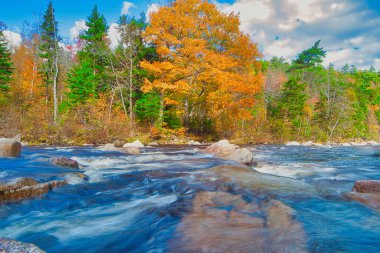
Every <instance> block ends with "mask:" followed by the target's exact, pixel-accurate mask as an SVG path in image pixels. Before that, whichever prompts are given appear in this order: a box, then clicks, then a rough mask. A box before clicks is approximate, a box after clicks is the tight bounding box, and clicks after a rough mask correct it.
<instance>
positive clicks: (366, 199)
mask: <svg viewBox="0 0 380 253" xmlns="http://www.w3.org/2000/svg"><path fill="white" fill-rule="evenodd" d="M345 196H346V197H347V198H349V199H351V200H354V201H358V202H360V203H362V204H364V205H366V206H368V207H370V208H373V209H375V210H377V211H379V212H380V195H379V194H372V193H357V192H351V193H347V194H346V195H345Z"/></svg>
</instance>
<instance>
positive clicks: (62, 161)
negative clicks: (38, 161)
mask: <svg viewBox="0 0 380 253" xmlns="http://www.w3.org/2000/svg"><path fill="white" fill-rule="evenodd" d="M52 163H53V164H54V165H56V166H61V167H69V168H73V169H79V164H78V162H77V161H75V160H73V159H70V158H65V157H56V158H53V159H52Z"/></svg>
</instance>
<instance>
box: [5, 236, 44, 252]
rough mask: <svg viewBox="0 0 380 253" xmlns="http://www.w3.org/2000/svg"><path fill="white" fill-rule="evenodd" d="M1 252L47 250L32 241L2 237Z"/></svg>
mask: <svg viewBox="0 0 380 253" xmlns="http://www.w3.org/2000/svg"><path fill="white" fill-rule="evenodd" d="M0 252H1V253H44V252H45V251H43V250H41V249H40V248H38V247H37V246H36V245H34V244H31V243H23V242H18V241H14V240H11V239H6V238H0Z"/></svg>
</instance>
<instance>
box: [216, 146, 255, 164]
mask: <svg viewBox="0 0 380 253" xmlns="http://www.w3.org/2000/svg"><path fill="white" fill-rule="evenodd" d="M223 158H224V159H227V160H232V161H236V162H239V163H242V164H246V165H250V164H251V163H252V162H253V154H252V152H251V151H249V150H248V149H246V148H238V149H235V150H234V151H232V152H231V153H229V154H228V155H225V156H223Z"/></svg>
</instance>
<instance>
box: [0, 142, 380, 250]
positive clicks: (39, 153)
mask: <svg viewBox="0 0 380 253" xmlns="http://www.w3.org/2000/svg"><path fill="white" fill-rule="evenodd" d="M251 148H252V152H253V153H254V160H255V161H256V162H258V165H257V167H254V168H253V169H255V170H257V171H259V172H260V173H256V174H254V175H250V174H249V175H248V176H244V175H243V174H242V176H241V177H239V176H237V174H235V173H231V174H232V175H230V176H231V177H233V178H234V180H232V181H228V182H226V181H225V180H224V181H223V180H221V179H220V178H218V177H217V176H215V175H217V174H212V173H210V172H211V171H212V170H213V169H212V168H214V167H216V166H219V165H238V164H236V163H234V162H230V161H225V160H222V159H219V158H217V157H215V156H213V155H210V154H205V153H202V152H200V150H199V149H197V148H194V147H188V146H186V147H184V146H183V147H157V148H145V149H142V154H140V155H128V154H124V153H121V152H117V151H105V150H101V149H98V148H95V147H92V146H84V147H24V148H23V153H22V156H21V158H17V159H14V158H13V159H12V158H0V181H4V180H9V179H12V178H17V177H32V178H34V179H36V180H37V181H40V182H44V181H49V180H56V179H57V180H62V179H64V180H66V181H67V182H68V184H67V185H65V186H63V187H61V188H56V189H54V190H53V191H51V192H49V193H48V194H46V195H43V196H40V197H37V198H34V199H26V200H21V201H14V202H8V203H3V204H0V237H7V238H11V239H15V240H19V241H23V242H30V243H33V244H35V245H37V246H39V247H40V248H41V249H43V250H45V251H47V252H200V251H199V248H198V246H199V245H200V244H202V245H205V246H204V247H202V250H203V251H204V252H289V250H288V251H287V250H279V251H277V250H275V249H274V248H271V246H270V244H271V243H272V240H268V237H265V235H264V232H262V233H261V232H258V233H256V234H254V235H253V234H252V235H250V236H247V233H245V232H246V231H248V234H249V231H252V230H254V231H260V230H259V229H260V228H261V227H260V226H256V225H255V224H251V223H252V222H251V221H252V220H257V221H260V219H262V220H265V222H266V223H268V218H265V217H264V218H263V217H262V216H261V212H259V211H257V212H256V211H252V209H254V208H256V206H257V208H261V209H260V210H264V209H265V208H266V207H265V205H266V204H267V203H269V202H268V201H269V200H275V201H280V202H281V203H284V204H286V205H287V206H289V207H291V208H292V209H293V210H294V219H295V221H297V225H294V226H293V225H292V226H291V227H290V228H289V231H285V233H287V234H292V233H293V234H294V237H297V240H298V238H300V237H303V238H304V243H305V245H304V247H295V246H296V245H292V247H293V249H294V250H293V252H297V251H299V252H353V253H358V252H366V253H371V252H374V253H375V252H376V253H377V252H379V250H380V213H379V212H378V211H376V210H373V209H371V208H369V207H367V206H365V205H363V204H361V203H358V202H355V201H352V200H350V199H348V198H346V197H345V193H347V192H350V191H351V189H352V187H353V185H354V182H355V181H356V180H362V179H380V156H378V155H377V153H376V152H377V151H376V149H378V147H372V146H365V147H329V146H326V147H302V146H274V145H264V146H252V147H251ZM53 157H68V158H72V159H74V160H76V161H78V163H79V164H80V170H79V171H78V170H76V169H70V168H61V167H56V166H53V165H52V164H51V158H53ZM77 172H81V173H83V174H84V175H82V176H78V174H77ZM261 173H263V174H264V177H262V175H257V174H261ZM265 174H268V175H265ZM269 175H273V176H269ZM266 176H268V177H266ZM255 180H256V181H255ZM263 180H264V181H265V180H269V181H270V184H269V183H266V184H264V183H263ZM215 192H217V193H218V194H219V193H220V194H219V195H215V194H214V193H215ZM210 203H211V204H210ZM263 206H264V207H263ZM205 208H207V209H205ZM205 210H207V211H205ZM231 210H237V211H236V212H235V216H234V219H235V220H234V221H236V222H235V223H238V224H239V226H236V224H235V223H234V222H232V221H231V219H233V218H232V217H228V219H229V220H228V221H226V220H223V221H219V220H218V219H219V217H221V216H222V215H224V214H225V213H226V212H229V214H232V212H231ZM247 210H251V211H247ZM265 210H266V209H265ZM252 213H254V215H252ZM255 214H258V215H257V216H256V215H255ZM200 216H202V217H200ZM203 216H207V217H206V218H205V217H203ZM250 217H251V218H252V219H250ZM223 219H225V218H223ZM197 222H198V223H200V224H201V225H200V226H195V225H194V224H196V223H197ZM202 224H203V225H202ZM247 224H248V225H249V226H248V225H247ZM237 228H238V229H237ZM301 230H302V231H303V232H302V235H300V233H301V232H300V231H301ZM266 231H267V230H266ZM242 232H244V233H242ZM265 233H266V232H265ZM297 233H298V234H297ZM281 236H283V234H281ZM216 237H222V238H223V240H220V238H216ZM202 238H203V239H202ZM263 238H266V239H263ZM278 238H279V236H276V238H274V239H273V240H277V241H278ZM213 240H214V241H215V242H217V243H215V242H214V243H213ZM297 240H296V241H294V240H293V241H292V242H291V243H292V244H298V243H301V242H297ZM224 242H225V244H224ZM279 243H280V244H286V243H288V240H287V239H284V240H281V241H280V242H279ZM302 243H303V242H302ZM206 244H207V245H206ZM255 247H257V249H256V250H255ZM259 248H260V249H259Z"/></svg>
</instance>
